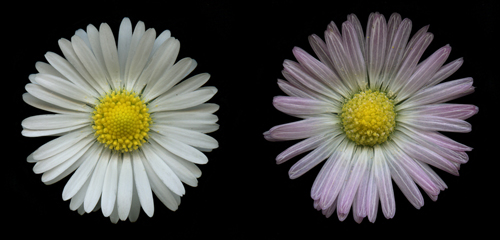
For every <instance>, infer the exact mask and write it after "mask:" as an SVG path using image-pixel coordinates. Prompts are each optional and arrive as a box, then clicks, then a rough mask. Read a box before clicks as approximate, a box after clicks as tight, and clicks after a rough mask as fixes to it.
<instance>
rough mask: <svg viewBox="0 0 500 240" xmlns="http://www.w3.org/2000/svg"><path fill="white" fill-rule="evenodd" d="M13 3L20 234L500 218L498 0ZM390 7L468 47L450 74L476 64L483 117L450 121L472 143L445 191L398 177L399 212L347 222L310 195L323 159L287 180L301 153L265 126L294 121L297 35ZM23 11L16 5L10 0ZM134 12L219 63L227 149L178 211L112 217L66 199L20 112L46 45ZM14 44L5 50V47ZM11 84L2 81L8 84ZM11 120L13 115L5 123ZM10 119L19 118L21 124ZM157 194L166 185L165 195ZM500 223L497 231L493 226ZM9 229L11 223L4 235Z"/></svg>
mask: <svg viewBox="0 0 500 240" xmlns="http://www.w3.org/2000/svg"><path fill="white" fill-rule="evenodd" d="M12 6H13V7H9V8H5V9H4V14H3V16H2V18H3V19H2V20H3V21H2V22H3V32H2V41H3V42H5V41H7V43H6V44H3V52H4V55H3V58H4V59H6V60H7V61H6V63H5V60H4V64H2V68H4V67H5V68H6V69H3V72H7V73H8V76H5V75H4V77H3V79H2V80H3V82H2V83H3V84H7V87H4V88H3V89H2V90H3V91H2V92H3V93H7V94H8V96H9V97H8V98H4V102H3V103H4V104H3V106H4V107H7V110H6V111H4V112H3V114H2V116H3V120H2V121H3V122H4V124H3V129H7V130H8V131H9V133H8V135H7V136H6V135H3V136H5V137H6V138H7V139H8V141H7V144H2V145H3V146H2V150H3V158H2V167H1V171H2V173H1V174H0V176H1V177H2V181H1V182H2V189H3V191H2V199H3V200H6V201H7V202H5V203H3V204H2V216H3V219H4V220H7V221H6V222H7V223H8V224H7V225H6V224H5V223H4V224H2V227H1V228H2V229H4V228H5V230H7V231H10V230H12V231H13V232H15V233H16V234H18V235H17V236H19V237H20V236H25V235H26V236H27V235H29V234H33V233H34V234H36V235H38V236H48V237H54V238H56V239H57V238H59V237H64V238H68V237H79V236H83V234H90V235H89V236H91V237H92V236H94V237H102V236H106V235H107V234H111V235H109V236H114V237H122V236H131V234H139V235H137V236H140V237H147V235H146V234H154V235H152V236H155V237H157V238H161V239H163V238H165V239H167V238H169V239H174V238H176V239H179V238H180V239H183V238H187V239H192V238H199V237H217V238H222V239H247V238H258V239H285V238H287V239H316V238H319V237H322V238H325V239H337V238H339V237H341V238H346V237H347V238H359V237H386V238H390V237H398V238H407V237H409V236H418V235H422V236H439V235H442V236H447V237H453V236H464V234H468V233H472V234H474V237H479V236H480V235H482V234H486V233H488V232H489V231H492V230H495V229H494V228H493V227H494V226H496V225H498V222H499V221H498V216H497V214H498V205H497V204H498V197H497V192H498V180H497V175H496V174H497V166H498V164H497V162H498V161H499V157H498V155H497V154H496V155H494V152H495V151H497V150H498V147H497V144H498V138H499V135H498V117H496V116H497V113H496V111H497V110H498V103H499V97H498V96H499V94H498V89H499V86H498V78H499V77H498V76H499V74H498V72H499V71H498V63H499V61H498V59H499V57H498V56H499V49H498V30H499V27H498V26H499V24H498V22H499V17H498V11H499V10H500V8H499V4H498V2H495V1H468V3H466V4H465V3H458V1H453V2H440V1H430V2H422V1H401V2H399V1H370V2H362V1H313V0H309V1H301V2H298V1H266V2H255V1H251V2H237V3H236V2H221V1H199V2H198V1H194V2H193V1H189V2H182V3H174V2H173V1H172V2H170V1H161V2H149V1H137V2H135V1H132V2H127V1H103V2H100V3H92V2H86V1H82V2H78V1H72V2H65V3H58V4H52V3H29V4H26V3H25V2H21V1H18V2H15V3H13V5H12ZM375 11H378V12H380V13H382V14H384V15H385V17H386V19H388V18H389V16H390V14H391V13H393V12H398V13H400V14H401V15H402V17H403V18H409V19H411V20H412V22H413V31H412V32H413V33H414V32H415V31H417V30H418V29H420V28H421V27H423V26H425V25H427V24H430V29H429V31H430V32H432V33H433V34H434V41H433V42H432V43H431V45H430V46H429V48H428V49H427V51H426V53H425V54H424V56H423V58H425V57H427V56H429V55H430V54H431V53H432V52H433V51H435V50H437V49H438V48H440V47H442V46H444V45H446V44H450V45H451V47H452V49H453V51H452V52H451V55H450V57H449V60H448V61H447V62H449V61H451V60H454V59H457V58H459V57H463V58H464V61H465V62H464V65H463V66H462V67H461V69H460V70H458V71H457V72H456V73H455V74H454V75H452V76H451V77H450V79H458V78H464V77H473V78H474V80H475V82H474V86H475V87H476V92H475V93H474V94H472V95H469V96H466V97H463V98H461V99H458V100H455V101H454V102H458V103H472V104H475V105H477V106H479V109H480V110H479V114H477V115H476V116H474V117H472V118H470V119H469V120H468V121H469V122H470V123H471V124H472V126H473V131H472V132H471V133H468V134H448V136H451V137H452V138H454V139H456V140H457V141H459V142H462V143H464V144H466V145H469V146H471V147H473V148H474V150H473V151H472V152H470V154H469V156H470V160H469V162H468V163H467V164H465V165H462V167H461V170H460V177H456V176H452V175H450V174H447V173H445V172H442V171H439V170H438V171H437V172H438V174H439V175H440V176H441V177H442V178H443V180H444V181H445V182H446V183H447V185H448V189H447V190H445V191H444V192H442V193H441V194H440V195H439V199H438V201H437V202H433V201H431V200H430V199H429V198H428V197H427V196H426V195H425V194H424V199H425V205H424V206H423V207H422V208H421V209H420V210H416V209H415V208H413V206H412V205H411V204H410V203H409V202H408V201H407V200H406V199H405V197H404V196H403V195H402V194H401V192H400V191H399V189H397V187H395V194H396V204H397V208H396V215H395V217H394V219H390V220H387V219H385V218H384V217H383V214H382V212H381V210H379V214H378V218H377V221H376V222H375V224H372V223H369V222H368V221H367V219H365V220H364V221H363V222H362V223H361V224H357V223H355V222H354V220H353V219H352V215H350V216H349V217H348V218H347V219H346V220H345V221H344V222H339V221H338V219H337V217H336V214H334V215H333V216H332V217H331V218H329V219H327V218H325V217H324V216H323V215H322V214H321V213H320V212H318V211H316V210H315V209H314V208H313V201H312V199H311V198H310V189H311V186H312V183H313V181H314V179H315V177H316V174H317V173H318V172H319V169H320V168H319V167H316V168H315V169H313V170H311V171H310V172H309V173H307V174H305V175H304V176H302V177H301V178H299V179H296V180H290V179H289V178H288V174H287V173H288V169H289V168H290V167H291V166H292V164H293V163H294V162H296V161H297V160H298V158H296V159H292V160H290V161H289V162H287V163H284V164H282V165H276V163H275V160H274V158H275V156H276V155H277V154H279V153H280V152H281V151H283V150H284V149H285V148H286V147H288V146H290V145H291V144H292V143H291V142H279V143H270V142H267V141H265V140H264V139H263V137H262V133H263V132H264V131H266V130H268V129H269V128H271V127H272V126H275V125H277V124H282V123H286V122H290V121H294V118H292V117H289V116H286V115H285V114H283V113H281V112H279V111H277V110H275V109H274V108H273V106H272V98H273V96H275V95H283V93H282V92H281V91H280V90H279V88H278V86H277V84H276V80H277V79H278V78H283V77H282V75H281V70H282V62H283V60H284V59H294V58H293V55H292V52H291V50H292V48H293V47H294V46H299V47H301V48H303V49H305V50H306V51H308V52H309V53H312V50H311V47H310V46H309V44H308V41H307V37H308V36H309V35H311V34H317V35H319V36H321V37H323V32H324V30H325V29H326V26H327V24H328V23H329V22H330V21H334V22H335V23H336V24H337V26H340V24H341V23H342V22H343V21H345V20H346V17H347V15H348V14H350V13H355V14H356V15H357V16H358V18H359V19H360V21H361V23H362V25H363V27H365V26H366V21H367V19H368V15H369V14H370V12H375ZM11 12H12V14H11ZM123 17H129V18H130V19H131V20H132V23H133V24H134V25H135V23H136V22H137V21H139V20H140V21H144V22H145V24H146V28H150V27H151V28H155V29H156V30H157V33H159V32H161V31H163V30H164V29H169V30H170V31H171V32H172V35H173V36H174V37H175V38H177V39H179V40H180V42H181V46H182V47H181V51H180V55H179V59H180V58H182V57H191V58H194V59H195V60H197V62H198V67H197V69H196V70H195V71H194V73H195V74H197V73H201V72H209V73H210V74H211V76H212V77H211V79H210V81H209V82H208V84H207V85H212V86H216V87H217V88H218V89H219V92H218V93H217V95H216V96H215V97H214V98H213V99H212V100H210V102H214V103H217V104H219V105H220V107H221V108H220V110H219V111H218V112H217V115H218V116H219V119H220V121H219V124H220V126H221V127H220V129H219V130H218V131H217V132H215V133H212V134H211V135H212V136H214V137H215V138H216V139H217V140H218V141H219V144H220V147H219V149H216V150H214V151H213V152H211V153H208V154H207V155H208V157H209V159H210V161H209V163H208V164H207V165H203V166H200V168H201V170H202V172H203V175H202V176H201V178H199V186H198V187H196V188H192V187H189V186H186V195H185V196H184V197H182V203H181V205H180V207H179V209H178V210H177V211H176V212H171V211H170V210H168V209H167V208H166V207H164V206H163V205H162V204H161V202H159V201H156V202H155V213H154V216H153V218H149V217H147V216H146V215H145V214H144V213H143V212H142V213H141V216H140V217H139V220H138V222H136V223H130V222H128V221H126V222H119V223H118V224H116V225H114V224H112V223H110V221H109V219H108V218H104V217H103V216H102V213H101V212H100V211H98V212H95V213H91V214H85V215H83V216H80V215H79V214H78V213H76V212H73V211H71V210H70V209H69V202H64V201H63V200H62V197H61V195H62V189H63V188H64V185H65V183H66V181H67V179H68V178H65V179H64V180H62V181H60V182H58V183H56V184H53V185H50V186H46V185H44V184H43V183H42V182H41V181H40V177H41V176H40V175H36V174H34V173H33V172H32V167H33V164H31V163H27V162H26V160H25V159H26V157H27V156H28V155H29V154H30V153H31V152H32V151H34V150H36V149H37V148H38V147H39V146H40V145H42V144H43V143H45V142H47V141H48V140H49V139H50V138H47V137H43V138H25V137H22V136H21V134H20V133H21V130H22V127H21V124H20V123H21V121H22V119H24V118H26V117H28V116H31V115H34V114H40V113H41V111H39V110H37V109H34V108H33V107H30V106H29V105H27V104H25V103H24V102H23V101H22V98H21V95H22V94H23V93H24V92H25V90H24V85H25V84H27V83H28V75H29V74H31V73H35V72H36V70H35V62H37V61H46V60H45V59H44V54H45V53H46V52H47V51H53V52H56V53H59V54H60V53H61V52H60V50H59V47H58V45H57V40H58V39H60V38H66V39H69V38H71V36H72V35H73V34H74V31H75V30H77V29H79V28H83V29H85V28H86V26H87V25H88V24H93V25H94V26H97V27H98V26H99V25H100V23H101V22H107V23H108V24H109V25H110V26H111V28H112V29H113V30H114V31H115V34H116V32H117V30H118V26H119V24H120V22H121V20H122V18H123ZM5 51H7V52H6V54H5ZM4 86H5V85H4ZM5 122H7V123H5ZM12 131H13V132H12ZM155 200H157V199H155ZM495 235H496V236H498V234H495ZM495 235H493V236H495ZM7 236H8V235H7Z"/></svg>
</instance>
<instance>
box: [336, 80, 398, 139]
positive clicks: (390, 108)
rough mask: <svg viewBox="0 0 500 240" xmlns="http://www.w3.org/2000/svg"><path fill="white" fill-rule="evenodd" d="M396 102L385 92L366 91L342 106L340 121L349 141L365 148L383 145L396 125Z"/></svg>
mask: <svg viewBox="0 0 500 240" xmlns="http://www.w3.org/2000/svg"><path fill="white" fill-rule="evenodd" d="M395 118H396V113H395V112H394V102H393V101H392V100H390V99H389V98H388V97H387V95H386V94H385V93H383V92H379V91H373V90H366V91H362V92H359V93H357V94H355V95H354V96H353V97H352V98H351V99H349V100H348V101H346V102H345V103H344V105H343V106H342V112H341V114H340V119H341V121H342V125H343V129H344V131H345V133H346V135H347V137H348V138H349V139H351V140H352V141H354V142H355V143H356V144H359V145H363V146H374V145H376V144H380V143H383V142H385V141H386V140H387V138H388V137H389V135H390V134H391V133H392V131H393V130H394V127H395V125H396V121H395Z"/></svg>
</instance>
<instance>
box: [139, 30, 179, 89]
mask: <svg viewBox="0 0 500 240" xmlns="http://www.w3.org/2000/svg"><path fill="white" fill-rule="evenodd" d="M179 49H180V43H179V40H177V39H175V38H169V39H168V40H167V41H165V42H164V43H163V44H162V45H161V46H160V48H159V49H158V51H157V52H156V53H155V54H154V55H153V56H152V58H151V59H150V61H149V62H148V64H147V65H146V67H145V69H144V71H143V72H142V74H141V75H140V76H139V79H138V80H137V81H136V83H135V86H134V89H135V90H136V91H140V90H142V89H143V88H144V86H146V85H152V86H154V84H156V82H157V81H158V80H160V79H161V78H162V76H163V74H165V73H166V71H167V70H168V69H169V68H170V67H172V65H173V64H174V63H175V60H176V58H177V55H178V54H179ZM150 87H151V86H150Z"/></svg>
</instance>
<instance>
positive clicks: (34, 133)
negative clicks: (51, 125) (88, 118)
mask: <svg viewBox="0 0 500 240" xmlns="http://www.w3.org/2000/svg"><path fill="white" fill-rule="evenodd" d="M88 125H89V124H88V123H83V124H80V125H75V126H70V127H63V128H55V129H47V130H31V129H23V130H22V131H21V134H22V135H23V136H25V137H41V136H62V135H65V134H67V133H69V132H72V131H80V130H81V129H83V128H85V127H87V126H88Z"/></svg>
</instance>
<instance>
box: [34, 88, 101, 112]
mask: <svg viewBox="0 0 500 240" xmlns="http://www.w3.org/2000/svg"><path fill="white" fill-rule="evenodd" d="M26 91H27V92H29V93H30V94H31V95H32V96H34V97H36V98H38V99H40V100H43V101H45V102H48V103H50V104H53V105H56V106H59V107H62V108H66V109H69V110H73V111H77V112H92V108H90V107H89V106H87V105H86V104H85V103H83V102H79V101H75V100H72V99H69V98H66V97H63V96H61V95H59V94H56V93H54V92H52V91H50V90H48V89H46V88H44V87H42V86H40V85H37V84H33V83H29V84H27V85H26Z"/></svg>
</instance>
